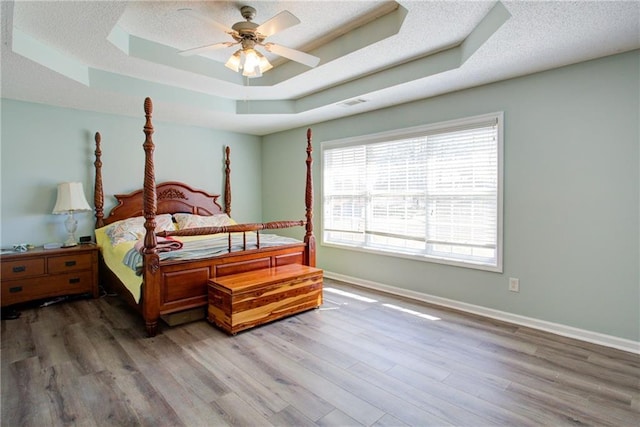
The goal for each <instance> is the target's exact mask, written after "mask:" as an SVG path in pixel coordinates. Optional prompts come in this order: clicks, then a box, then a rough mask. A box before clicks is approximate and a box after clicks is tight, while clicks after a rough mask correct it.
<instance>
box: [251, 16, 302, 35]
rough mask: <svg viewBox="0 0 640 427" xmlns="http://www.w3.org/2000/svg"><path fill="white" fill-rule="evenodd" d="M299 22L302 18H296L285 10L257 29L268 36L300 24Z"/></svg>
mask: <svg viewBox="0 0 640 427" xmlns="http://www.w3.org/2000/svg"><path fill="white" fill-rule="evenodd" d="M299 23H300V20H299V19H298V18H296V17H295V16H294V15H293V14H292V13H291V12H289V11H288V10H283V11H282V12H280V13H278V14H277V15H276V16H274V17H273V18H271V19H269V20H267V21H266V22H264V23H262V25H260V26H258V28H256V31H257V32H259V33H260V34H262V35H263V36H265V38H266V37H269V36H270V35H272V34H275V33H277V32H279V31H282V30H286V29H287V28H289V27H293V26H294V25H298V24H299Z"/></svg>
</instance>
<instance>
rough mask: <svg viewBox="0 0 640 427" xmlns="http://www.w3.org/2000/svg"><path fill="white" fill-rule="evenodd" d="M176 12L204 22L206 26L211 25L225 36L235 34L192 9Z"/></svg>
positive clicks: (230, 29)
mask: <svg viewBox="0 0 640 427" xmlns="http://www.w3.org/2000/svg"><path fill="white" fill-rule="evenodd" d="M178 12H181V13H185V14H187V15H189V16H192V17H194V18H196V19H199V20H201V21H203V22H206V23H207V24H209V25H212V26H214V27H216V28H217V29H218V30H220V31H222V32H225V33H227V34H234V33H235V31H234V30H233V29H232V28H230V27H227V26H226V25H224V24H221V23H219V22H218V21H214V20H213V19H211V18H209V17H208V16H205V15H203V14H201V13H198V12H196V11H194V10H193V9H189V8H182V9H178Z"/></svg>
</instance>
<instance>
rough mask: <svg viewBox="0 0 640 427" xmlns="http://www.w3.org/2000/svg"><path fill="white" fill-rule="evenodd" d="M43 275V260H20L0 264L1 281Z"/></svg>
mask: <svg viewBox="0 0 640 427" xmlns="http://www.w3.org/2000/svg"><path fill="white" fill-rule="evenodd" d="M43 274H44V258H31V259H21V260H15V261H5V262H3V263H2V280H11V279H20V278H23V277H25V278H27V277H34V276H41V275H43Z"/></svg>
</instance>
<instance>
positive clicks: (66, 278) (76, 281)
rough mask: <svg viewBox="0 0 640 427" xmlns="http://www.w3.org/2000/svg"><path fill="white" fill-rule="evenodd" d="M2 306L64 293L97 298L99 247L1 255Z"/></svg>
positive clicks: (35, 250)
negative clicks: (89, 295) (88, 295)
mask: <svg viewBox="0 0 640 427" xmlns="http://www.w3.org/2000/svg"><path fill="white" fill-rule="evenodd" d="M0 263H1V264H2V276H0V282H1V284H2V300H1V301H0V302H1V305H2V307H5V306H9V305H12V304H18V303H23V302H27V301H32V300H37V299H43V298H52V297H57V296H63V295H73V294H85V293H86V294H91V295H92V296H93V297H94V298H97V297H98V247H97V246H96V245H93V244H91V245H78V246H74V247H71V248H60V249H43V248H35V249H31V250H28V251H27V252H14V253H8V254H3V255H0Z"/></svg>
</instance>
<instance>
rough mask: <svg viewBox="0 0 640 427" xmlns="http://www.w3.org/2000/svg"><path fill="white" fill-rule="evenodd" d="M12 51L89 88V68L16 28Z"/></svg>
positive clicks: (14, 29)
mask: <svg viewBox="0 0 640 427" xmlns="http://www.w3.org/2000/svg"><path fill="white" fill-rule="evenodd" d="M11 49H12V50H13V52H14V53H16V54H18V55H21V56H23V57H25V58H27V59H30V60H32V61H33V62H35V63H37V64H40V65H42V66H43V67H46V68H48V69H50V70H52V71H55V72H56V73H58V74H62V75H63V76H66V77H68V78H70V79H72V80H75V81H77V82H78V83H82V84H83V85H85V86H89V67H88V66H86V65H85V64H83V63H81V62H79V61H76V60H74V59H72V58H69V57H68V56H66V55H64V54H62V53H60V52H58V51H57V50H55V49H53V48H51V47H50V46H47V45H46V44H44V43H42V42H41V41H39V40H37V39H36V38H34V37H32V36H30V35H29V34H27V33H24V32H22V31H21V30H20V29H18V28H16V27H14V28H13V35H12V44H11Z"/></svg>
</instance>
